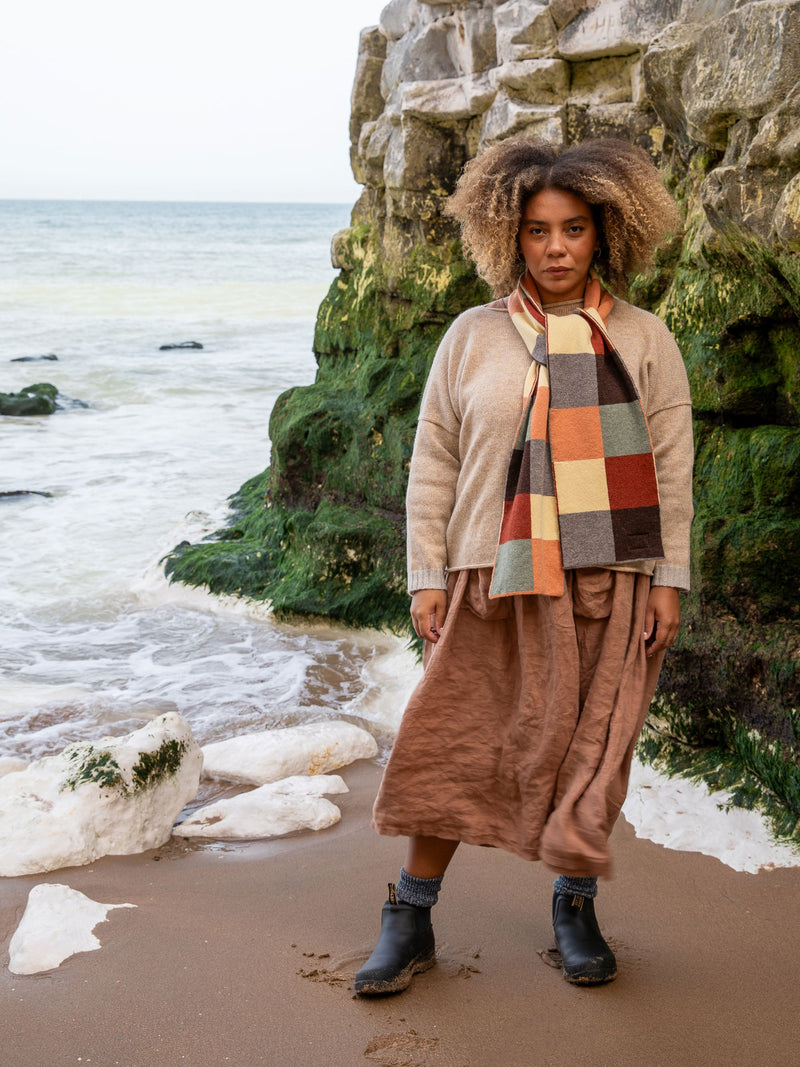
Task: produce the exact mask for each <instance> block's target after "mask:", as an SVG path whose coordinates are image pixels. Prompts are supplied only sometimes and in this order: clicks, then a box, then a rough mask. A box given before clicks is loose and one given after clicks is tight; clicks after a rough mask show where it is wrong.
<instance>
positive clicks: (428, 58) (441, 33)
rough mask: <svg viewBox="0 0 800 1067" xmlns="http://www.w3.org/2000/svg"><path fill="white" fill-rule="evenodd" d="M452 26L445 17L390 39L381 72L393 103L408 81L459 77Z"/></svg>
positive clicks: (386, 97) (385, 92)
mask: <svg viewBox="0 0 800 1067" xmlns="http://www.w3.org/2000/svg"><path fill="white" fill-rule="evenodd" d="M449 37H450V33H449V27H448V26H447V25H445V24H444V23H443V22H442V21H439V22H433V23H431V24H430V25H428V26H417V27H415V28H414V29H413V30H411V32H409V33H407V34H405V36H403V37H401V38H400V39H399V40H397V41H389V44H388V47H387V49H386V61H385V63H384V64H383V70H382V72H381V93H382V95H383V98H384V100H386V101H387V102H388V103H389V104H390V105H392V104H393V103H394V98H395V95H396V93H397V90H398V87H399V86H400V85H401V83H404V82H414V81H438V80H440V79H442V78H455V77H457V76H458V75H459V74H463V73H464V72H463V71H459V70H458V69H457V67H456V65H455V63H454V62H453V58H452V56H451V54H450V49H449V44H450V41H449Z"/></svg>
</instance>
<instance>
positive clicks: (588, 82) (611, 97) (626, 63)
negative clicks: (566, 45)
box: [569, 56, 639, 107]
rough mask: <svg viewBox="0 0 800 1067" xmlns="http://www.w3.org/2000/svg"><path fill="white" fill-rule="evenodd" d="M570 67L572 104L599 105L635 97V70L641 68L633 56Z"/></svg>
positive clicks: (576, 64)
mask: <svg viewBox="0 0 800 1067" xmlns="http://www.w3.org/2000/svg"><path fill="white" fill-rule="evenodd" d="M571 70H572V81H571V84H570V89H569V102H570V103H571V104H584V105H586V106H592V107H596V106H597V105H598V104H622V103H627V102H629V101H631V100H633V89H632V79H633V74H634V70H639V61H638V60H636V59H634V58H633V57H631V56H613V57H612V58H611V59H592V60H589V62H587V63H573V64H571Z"/></svg>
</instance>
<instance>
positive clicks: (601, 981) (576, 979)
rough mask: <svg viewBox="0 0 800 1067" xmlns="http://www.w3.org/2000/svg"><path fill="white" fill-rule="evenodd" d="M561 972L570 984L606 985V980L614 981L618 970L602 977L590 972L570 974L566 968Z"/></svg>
mask: <svg viewBox="0 0 800 1067" xmlns="http://www.w3.org/2000/svg"><path fill="white" fill-rule="evenodd" d="M561 973H562V974H563V976H564V979H565V981H567V982H569V983H570V985H605V983H606V982H613V981H614V979H615V978H616V977H617V972H616V971H614V973H613V974H605V975H603V976H602V977H600V976H595V975H589V974H576V975H570V974H567V972H566V971H565V970H562V971H561Z"/></svg>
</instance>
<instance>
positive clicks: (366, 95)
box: [350, 26, 386, 144]
mask: <svg viewBox="0 0 800 1067" xmlns="http://www.w3.org/2000/svg"><path fill="white" fill-rule="evenodd" d="M385 58H386V38H385V37H384V36H383V34H382V33H381V32H380V30H378V29H377V28H376V27H374V26H373V27H371V28H370V29H366V30H362V32H361V37H360V40H359V47H358V60H357V61H356V74H355V78H354V80H353V92H352V94H351V97H350V140H351V142H352V143H353V144H357V143H358V138H359V134H360V132H361V127H362V126H363V125H364V123H365V122H374V121H375V120H376V119H377V118H378V116H379V115H380V114H381V112H382V111H383V96H382V95H381V71H382V70H383V63H384V60H385Z"/></svg>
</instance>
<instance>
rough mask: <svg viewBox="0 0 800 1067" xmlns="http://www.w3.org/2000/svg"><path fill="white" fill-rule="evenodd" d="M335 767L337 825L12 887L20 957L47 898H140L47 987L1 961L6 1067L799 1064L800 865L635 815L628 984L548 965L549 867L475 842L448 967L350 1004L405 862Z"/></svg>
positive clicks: (352, 778)
mask: <svg viewBox="0 0 800 1067" xmlns="http://www.w3.org/2000/svg"><path fill="white" fill-rule="evenodd" d="M340 773H342V776H343V777H344V778H345V780H346V781H347V783H348V785H349V786H350V789H351V792H350V793H348V794H345V795H343V796H342V797H340V798H338V799H337V803H339V802H341V808H342V821H341V822H340V823H339V824H337V826H335V827H332V828H331V829H329V830H324V831H320V832H318V833H316V834H298V835H295V836H292V837H289V838H282V839H279V840H276V841H271V842H247V843H244V844H241V845H240V844H234V845H229V844H221V845H219V846H215V847H209V846H208V845H205V846H203V847H202V848H196V847H192V846H191V845H188V844H185V843H184V842H179V841H176V839H174V838H173V839H171V841H170V842H168V844H167V845H165V846H162V848H161V849H157V850H154V851H151V852H147V853H143V854H140V855H135V856H124V857H105V858H104V859H102V860H99V861H97V862H95V863H93V864H90V865H88V866H86V867H81V868H69V869H66V870H62V871H53V872H50V873H49V874H46V875H37V876H26V877H20V878H9V879H3V880H2V882H0V925H1V926H2V933H3V938H4V942H3V949H4V963H6V964H7V962H8V955H7V949H8V940H9V938H10V936H11V934H12V933H13V931H14V929H15V928H16V926H17V924H18V922H19V920H20V918H21V915H22V911H23V909H24V906H25V902H26V900H27V894H28V892H29V890H30V889H31V888H32V887H33V886H34V885H36V884H40V883H42V882H48V883H56V882H57V883H62V884H67V885H69V886H71V887H72V888H74V889H78V890H80V891H81V892H84V893H86V894H87V895H88V896H90V897H91V898H92V899H93V900H97V901H100V902H102V903H107V904H108V903H113V904H121V903H131V904H135V905H137V907H136V908H135V909H120V910H117V911H113V912H111V913H110V915H109V918H108V921H107V922H105V923H101V924H99V925H98V926H97V927H96V928H95V935H96V936H97V937H98V939H99V940H100V943H101V945H102V947H101V948H100V949H99V950H98V951H94V952H87V953H81V954H78V955H76V956H72V957H70V958H69V959H67V960H65V961H64V963H62V964H61V966H60V967H58V968H57V969H55V970H53V971H50V972H46V973H43V974H38V975H31V976H16V975H12V974H11V973H10V972H9V971H8V968H7V966H5V967H4V968H3V973H2V978H1V979H0V988H2V992H3V999H4V1001H5V1003H6V1005H7V1009H6V1011H4V1012H3V1021H2V1023H0V1040H2V1043H3V1048H4V1063H5V1064H7V1067H31V1065H32V1064H40V1063H41V1064H45V1063H47V1064H48V1067H50V1065H53V1067H57V1065H61V1064H65V1065H66V1064H74V1063H76V1062H83V1063H94V1064H103V1065H110V1064H117V1063H118V1064H123V1065H125V1067H138V1065H140V1064H141V1065H142V1067H143V1065H145V1064H147V1065H148V1067H151V1065H153V1064H156V1065H158V1064H173V1063H188V1064H195V1065H198V1067H199V1065H205V1064H217V1063H220V1064H222V1063H231V1064H239V1065H242V1067H244V1065H251V1064H261V1063H264V1064H287V1065H289V1064H291V1065H305V1064H320V1063H324V1064H327V1065H331V1067H339V1065H341V1067H352V1065H355V1064H360V1063H365V1064H370V1063H377V1064H385V1065H387V1067H389V1065H393V1064H427V1065H430V1067H439V1065H447V1067H494V1065H495V1064H496V1065H498V1067H530V1065H532V1064H537V1065H539V1064H543V1065H553V1067H561V1065H563V1064H564V1063H565V1062H573V1063H576V1064H580V1065H583V1064H589V1063H599V1064H604V1063H609V1064H610V1063H614V1064H615V1065H617V1064H621V1065H623V1067H625V1065H630V1067H634V1065H636V1067H640V1065H641V1064H643V1063H646V1064H648V1067H659V1065H661V1064H664V1065H665V1067H666V1065H667V1064H672V1063H674V1062H680V1063H687V1064H693V1063H697V1064H700V1063H703V1064H704V1065H706V1064H711V1065H715V1064H719V1065H720V1067H722V1064H726V1065H727V1064H730V1063H731V1062H734V1063H737V1065H747V1064H752V1065H754V1067H755V1065H756V1064H758V1065H760V1064H762V1063H764V1062H765V1060H766V1059H770V1060H773V1059H774V1060H776V1061H777V1062H779V1061H782V1060H785V1061H786V1062H791V1060H792V1058H793V1057H792V1052H796V1047H795V1045H794V1039H793V1036H792V1032H791V1027H788V1026H787V1025H786V1020H787V1019H790V1018H792V1017H793V1016H792V1013H793V1011H794V1000H793V998H794V993H793V989H792V987H791V982H790V981H789V980H788V976H790V975H791V974H792V973H793V970H794V968H795V967H796V960H797V958H798V954H800V930H799V929H798V927H797V924H795V923H785V922H784V917H785V916H788V915H792V914H793V909H794V904H795V902H796V899H797V894H798V891H800V868H784V869H776V870H772V871H762V872H760V873H759V874H756V875H754V874H746V873H740V872H737V871H734V870H732V869H730V868H728V867H726V866H724V865H723V864H722V863H720V862H719V861H718V860H716V859H712V858H710V857H707V856H703V855H700V854H698V853H689V852H677V851H671V850H667V849H665V848H663V847H661V846H659V845H656V844H653V843H652V842H649V841H645V840H640V839H637V838H636V837H635V834H634V831H633V829H632V827H631V826H630V825H628V824H627V823H626V822H624V821H623V820H620V821H619V823H618V824H617V827H616V829H615V831H614V834H613V837H612V844H613V848H614V855H615V861H616V872H617V877H616V879H615V880H614V881H613V882H605V883H602V884H601V893H600V898H599V901H598V911H599V915H600V920H601V924H602V926H603V930H604V932H605V933H606V935H607V937H608V938H609V940H610V941H611V943H612V945H613V947H614V948H615V951H616V952H617V955H618V959H619V967H620V975H619V978H618V979H617V981H616V982H614V983H612V984H611V985H609V986H607V987H603V988H601V989H590V990H587V989H580V988H577V987H572V986H569V985H568V984H567V983H565V982H564V981H563V979H562V978H561V976H560V974H559V973H558V972H557V971H555V970H553V969H552V968H550V967H547V966H545V964H544V963H543V962H542V960H541V959H540V957H539V955H538V952H539V951H540V950H542V949H547V948H549V947H550V946H551V944H552V931H551V929H550V924H549V907H550V896H551V883H552V875H551V874H550V872H549V871H547V869H546V868H545V867H544V866H542V865H541V864H528V863H525V862H524V861H522V860H519V859H516V858H515V857H513V856H510V855H507V854H505V853H502V852H499V851H495V850H491V849H479V848H471V847H468V846H463V847H462V848H461V849H459V852H458V853H457V855H456V858H455V860H454V862H453V865H452V867H451V869H450V871H449V872H448V875H447V879H446V880H445V886H444V892H443V894H442V899H441V902H440V904H439V905H438V906H437V910H436V913H435V925H436V933H437V941H438V945H439V953H438V955H439V962H438V965H437V966H436V967H435V968H433V970H432V971H430V972H428V973H427V974H424V975H420V976H418V977H417V978H416V979H415V981H414V983H413V985H412V987H411V989H410V990H408V991H407V992H406V993H404V994H402V995H400V996H396V997H388V998H381V999H377V998H376V999H354V995H353V992H352V988H348V987H352V979H353V976H354V973H355V971H356V970H357V968H358V966H360V964H361V962H362V961H363V960H364V959H365V958H366V956H367V955H368V954H369V952H370V951H371V949H372V947H373V944H374V940H375V937H376V935H377V931H378V926H379V922H380V908H381V905H382V903H383V900H384V899H385V883H386V882H387V881H388V880H395V879H396V877H397V873H398V870H399V864H400V861H401V859H402V852H403V845H402V843H401V842H397V841H395V840H394V839H392V838H380V837H378V836H377V835H376V834H374V832H373V831H372V830H371V829H370V827H369V815H370V811H371V806H372V800H373V797H374V795H375V791H376V789H377V785H378V782H379V779H380V774H381V769H380V768H379V767H378V766H376V765H375V764H372V763H358V764H353V765H352V766H351V767H349V768H345V769H344V770H343V771H342V772H340ZM101 1006H102V1007H101ZM734 1020H736V1025H732V1022H733V1021H734Z"/></svg>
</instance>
